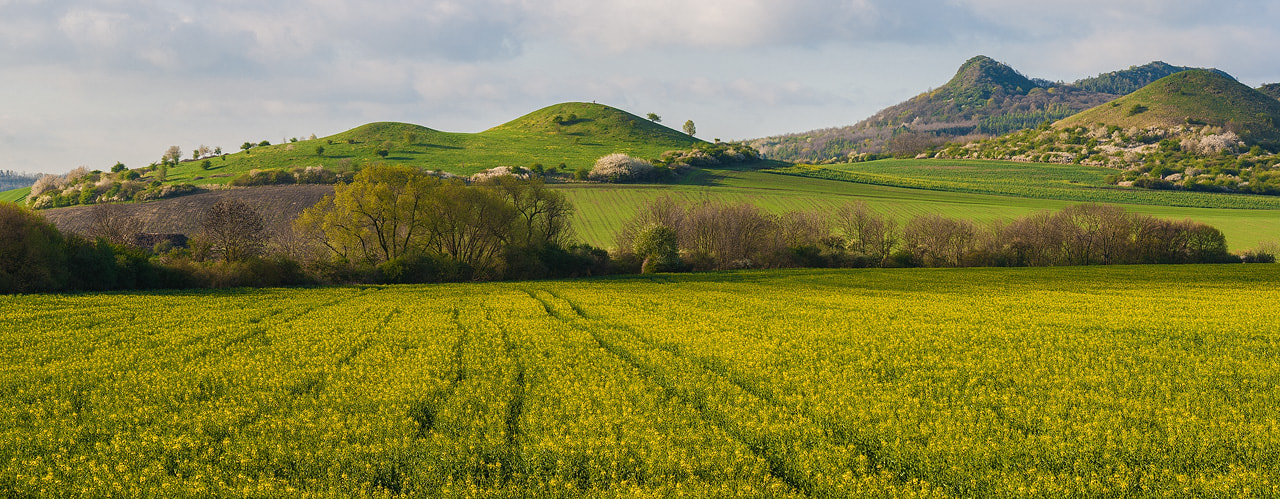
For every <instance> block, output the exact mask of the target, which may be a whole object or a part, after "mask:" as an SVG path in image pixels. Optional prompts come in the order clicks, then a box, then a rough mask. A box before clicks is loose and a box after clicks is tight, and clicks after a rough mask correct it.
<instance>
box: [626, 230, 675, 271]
mask: <svg viewBox="0 0 1280 499" xmlns="http://www.w3.org/2000/svg"><path fill="white" fill-rule="evenodd" d="M678 240H679V239H678V236H677V234H676V231H675V230H674V229H672V228H670V227H667V226H665V225H660V224H656V223H655V224H649V225H648V226H647V227H645V228H644V229H641V230H640V232H639V233H638V234H636V239H635V243H633V246H632V250H633V251H634V252H635V254H636V256H637V257H638V258H640V259H641V260H642V263H641V264H640V273H642V274H651V273H654V272H671V271H673V270H676V268H677V267H679V266H680V253H679V246H678Z"/></svg>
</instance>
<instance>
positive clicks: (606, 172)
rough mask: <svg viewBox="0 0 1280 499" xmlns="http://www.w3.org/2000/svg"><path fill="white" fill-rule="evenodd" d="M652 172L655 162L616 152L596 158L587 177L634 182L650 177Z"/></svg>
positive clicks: (614, 181) (613, 181)
mask: <svg viewBox="0 0 1280 499" xmlns="http://www.w3.org/2000/svg"><path fill="white" fill-rule="evenodd" d="M652 173H653V163H650V162H648V161H645V160H643V159H639V158H633V157H631V156H628V155H626V154H622V153H615V154H610V155H608V156H604V157H602V158H600V159H598V160H596V163H595V166H593V167H592V168H591V172H590V173H589V174H588V176H587V178H588V179H590V180H594V181H596V182H609V183H620V182H634V181H637V180H644V179H646V178H649V176H650V175H651V174H652Z"/></svg>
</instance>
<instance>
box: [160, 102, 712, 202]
mask: <svg viewBox="0 0 1280 499" xmlns="http://www.w3.org/2000/svg"><path fill="white" fill-rule="evenodd" d="M700 142H702V141H700V140H698V139H696V138H694V137H690V136H689V135H687V134H684V133H681V132H679V131H676V130H672V129H670V128H667V127H665V126H662V125H660V124H657V123H653V122H650V121H648V120H646V119H644V118H641V117H639V116H636V115H633V114H631V113H628V112H626V111H622V110H620V109H616V108H613V107H609V106H606V105H602V104H594V103H585V102H571V103H564V104H556V105H553V106H549V107H546V108H543V109H540V110H538V111H534V112H532V113H529V114H527V115H525V116H522V117H520V118H517V119H515V120H512V121H510V122H508V123H505V124H502V125H498V126H496V127H493V128H490V129H488V130H485V131H483V132H478V133H454V132H443V131H439V130H434V129H431V128H427V127H424V126H420V125H414V124H409V123H394V122H378V123H369V124H367V125H363V126H360V127H357V128H353V129H351V130H348V131H345V132H342V133H338V134H334V135H331V136H328V137H320V138H316V139H310V140H299V141H296V142H288V143H284V144H274V145H269V146H261V147H253V148H251V149H249V150H248V151H243V152H238V153H235V154H228V155H226V156H225V157H214V158H210V163H211V164H210V167H209V168H208V169H205V168H202V167H201V163H202V161H203V160H200V161H185V162H183V163H181V164H180V165H178V166H177V167H174V168H171V169H170V170H169V172H168V176H167V181H168V182H185V183H194V184H208V183H226V182H229V181H230V180H231V179H232V178H234V177H236V176H238V175H240V174H242V173H244V172H248V171H249V170H253V169H259V170H266V169H289V168H295V167H310V166H323V167H325V168H330V169H349V168H351V167H352V166H353V165H358V164H368V163H376V162H385V163H395V164H407V165H412V166H417V167H420V168H424V169H428V170H441V171H445V172H449V173H454V174H459V175H469V174H472V173H475V172H478V171H482V170H486V169H489V168H494V167H498V166H526V167H527V166H530V165H533V164H535V163H538V164H542V165H544V166H546V167H556V166H559V165H560V164H564V165H565V166H566V167H567V168H570V169H576V168H581V167H585V166H590V165H591V164H592V163H594V162H595V160H596V159H598V158H600V157H601V156H605V155H608V154H612V153H626V154H630V155H632V156H637V157H641V158H657V157H658V156H659V155H661V154H662V153H663V152H665V151H669V150H673V149H689V148H690V147H692V146H693V145H694V144H697V143H700ZM320 148H323V150H321V149H320ZM227 149H231V148H227ZM379 151H385V154H380V153H379Z"/></svg>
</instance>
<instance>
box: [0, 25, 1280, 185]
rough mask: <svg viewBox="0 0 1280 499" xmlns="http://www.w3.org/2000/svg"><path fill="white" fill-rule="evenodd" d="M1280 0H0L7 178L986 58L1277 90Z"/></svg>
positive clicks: (635, 104)
mask: <svg viewBox="0 0 1280 499" xmlns="http://www.w3.org/2000/svg"><path fill="white" fill-rule="evenodd" d="M1275 18H1280V4H1277V3H1275V2H1262V1H1252V2H1230V3H1220V2H1210V1H1208V0H1192V1H1191V2H1173V3H1170V2H1164V1H1157V0H1081V1H1080V2H1059V3H1054V4H1046V3H1043V2H1025V1H1020V0H941V1H937V0H897V1H893V0H792V1H786V0H699V1H696V2H687V1H684V0H612V1H607V0H606V1H602V0H539V1H534V0H470V1H464V0H437V1H426V2H386V1H373V2H369V1H365V2H356V1H354V0H311V1H304V2H283V1H279V0H223V1H217V2H207V1H195V0H164V1H159V0H144V1H142V2H128V1H123V0H68V1H64V2H49V1H39V0H26V1H23V0H0V72H2V73H0V74H4V75H5V78H4V79H2V80H0V109H3V110H4V112H5V113H6V114H5V115H4V116H0V169H31V168H35V169H40V170H45V171H65V170H67V169H69V168H72V167H74V166H76V165H78V164H90V165H97V164H99V163H104V162H105V163H106V164H109V163H111V162H114V161H115V160H117V159H119V160H123V161H125V162H126V163H128V164H131V165H135V164H139V163H141V164H145V163H146V162H149V161H150V160H152V159H153V157H154V156H156V155H158V154H159V152H160V151H163V149H164V147H167V146H168V145H171V144H173V143H179V144H183V145H184V148H187V149H189V148H190V147H191V146H194V145H198V144H199V143H206V144H210V145H222V146H224V148H226V147H232V146H234V145H236V144H239V143H240V142H242V141H244V140H247V139H250V138H257V139H258V140H260V139H261V138H268V139H270V140H273V141H274V140H278V139H279V137H278V136H281V135H283V136H300V135H306V134H310V133H313V132H315V133H320V134H325V133H335V132H338V131H342V130H344V129H346V128H349V127H352V126H357V125H359V124H361V123H364V122H367V121H374V120H399V121H412V122H416V123H421V124H423V125H427V126H431V127H433V128H440V129H444V130H450V131H476V130H481V129H485V128H488V127H490V126H493V125H496V124H499V123H502V122H504V121H506V120H509V119H513V118H515V117H517V116H519V115H521V114H524V113H526V112H529V111H531V110H533V109H537V108H540V107H542V106H545V105H549V104H554V103H556V102H561V101H567V100H584V101H591V100H598V101H600V102H602V103H607V104H612V105H617V106H620V107H624V108H627V109H628V110H631V111H635V112H642V113H643V112H648V111H654V112H657V113H658V114H661V115H663V116H668V117H669V120H675V119H676V118H679V120H678V121H680V122H683V120H684V119H687V118H693V119H695V120H696V121H697V122H698V125H699V126H698V128H699V129H701V130H704V133H706V134H709V136H716V135H718V136H722V137H743V138H745V137H752V136H760V135H766V134H772V133H780V132H797V131H803V130H806V129H811V128H818V127H826V126H838V125H843V124H851V123H854V122H856V121H858V120H860V119H862V118H865V117H866V116H868V115H870V114H872V113H873V112H875V111H876V110H878V109H879V108H881V107H883V106H886V105H890V104H893V103H895V102H897V101H900V100H902V99H904V98H908V97H910V96H912V95H915V94H917V93H919V92H921V91H924V90H925V89H927V88H929V87H932V86H937V85H940V84H941V83H943V82H945V81H946V79H947V78H949V77H950V76H951V74H952V73H954V71H955V68H956V67H957V66H959V64H960V63H962V62H963V61H964V60H965V59H967V58H968V57H971V56H973V55H977V54H985V55H989V56H992V57H994V58H996V59H998V60H1002V61H1005V62H1007V63H1010V64H1012V65H1013V66H1014V67H1015V68H1017V69H1019V70H1021V71H1023V72H1024V73H1026V74H1028V75H1029V76H1036V77H1046V78H1050V79H1064V80H1074V79H1077V78H1081V77H1085V76H1090V75H1093V74H1096V73H1099V72H1104V71H1112V70H1116V69H1122V68H1124V67H1128V66H1129V65H1134V64H1144V63H1146V62H1149V61H1151V60H1156V59H1162V60H1165V61H1166V62H1169V63H1172V64H1182V65H1205V66H1217V67H1219V68H1221V69H1224V70H1227V71H1228V72H1231V73H1232V74H1234V75H1236V76H1238V77H1242V79H1249V80H1248V81H1249V82H1250V83H1251V84H1258V83H1263V82H1273V81H1280V69H1276V68H1280V55H1277V53H1276V52H1275V51H1274V50H1273V49H1272V48H1273V47H1275V46H1280V34H1278V33H1280V30H1278V29H1277V28H1276V27H1274V26H1272V22H1271V20H1272V19H1275Z"/></svg>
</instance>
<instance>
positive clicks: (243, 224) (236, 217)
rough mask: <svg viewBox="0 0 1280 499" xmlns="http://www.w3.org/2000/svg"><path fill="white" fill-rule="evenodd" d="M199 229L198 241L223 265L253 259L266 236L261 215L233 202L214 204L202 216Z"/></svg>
mask: <svg viewBox="0 0 1280 499" xmlns="http://www.w3.org/2000/svg"><path fill="white" fill-rule="evenodd" d="M200 228H201V231H202V234H201V237H202V238H203V239H205V240H206V241H208V242H209V243H210V244H211V245H212V249H213V251H214V252H216V253H219V254H221V255H222V259H223V261H227V262H231V261H238V260H244V259H246V258H249V257H252V256H256V255H258V254H260V253H261V252H262V249H263V247H264V246H265V244H266V238H267V233H266V230H265V229H266V227H265V223H264V221H263V219H262V214H260V213H258V210H256V209H254V208H253V207H252V206H249V205H248V204H247V203H245V202H243V201H240V200H236V199H224V200H221V201H218V202H217V203H214V205H213V206H212V207H210V208H209V211H207V212H205V215H204V220H202V221H201V223H200Z"/></svg>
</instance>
